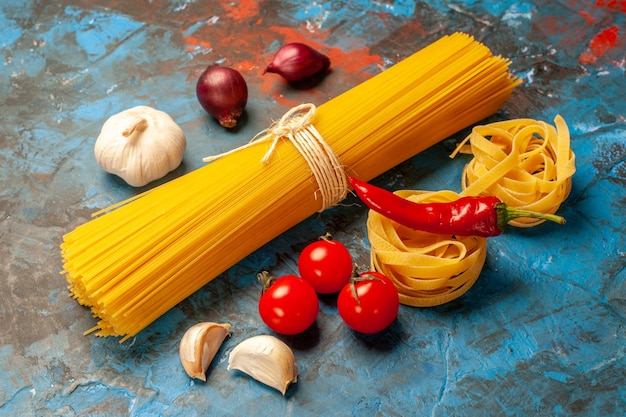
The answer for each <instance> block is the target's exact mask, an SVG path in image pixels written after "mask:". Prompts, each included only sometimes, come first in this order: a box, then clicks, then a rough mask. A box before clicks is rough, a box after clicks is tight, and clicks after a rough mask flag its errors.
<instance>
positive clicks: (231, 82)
mask: <svg viewBox="0 0 626 417" xmlns="http://www.w3.org/2000/svg"><path fill="white" fill-rule="evenodd" d="M196 95H197V96H198V101H199V102H200V104H201V105H202V107H203V108H204V110H206V111H207V113H209V114H210V115H211V116H213V117H215V118H216V119H217V121H218V122H219V123H220V125H222V126H224V127H227V128H232V127H235V126H236V125H237V121H239V118H240V117H241V114H242V113H243V109H244V108H245V107H246V103H247V102H248V86H247V84H246V80H244V78H243V77H242V75H241V74H240V73H239V72H238V71H237V70H235V69H232V68H228V67H221V66H219V65H209V66H208V67H207V69H206V70H204V72H203V73H202V75H201V76H200V78H199V79H198V83H197V84H196Z"/></svg>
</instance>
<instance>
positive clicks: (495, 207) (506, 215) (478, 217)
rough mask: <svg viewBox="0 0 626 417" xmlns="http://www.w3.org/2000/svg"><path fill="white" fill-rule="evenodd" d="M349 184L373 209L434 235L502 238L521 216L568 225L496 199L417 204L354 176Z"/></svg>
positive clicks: (561, 220)
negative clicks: (509, 225)
mask: <svg viewBox="0 0 626 417" xmlns="http://www.w3.org/2000/svg"><path fill="white" fill-rule="evenodd" d="M348 181H349V182H350V184H351V185H352V188H354V191H356V193H357V195H358V196H359V198H360V199H361V200H362V201H363V202H364V203H365V204H366V205H367V206H368V207H369V208H370V209H372V210H374V211H376V212H378V213H380V214H382V215H383V216H385V217H387V218H389V219H391V220H393V221H395V222H397V223H399V224H401V225H403V226H406V227H409V228H411V229H415V230H423V231H425V232H430V233H440V234H452V235H457V236H484V237H489V236H498V235H499V234H501V233H502V231H503V230H504V227H505V226H506V224H507V223H508V222H509V221H511V220H513V219H518V218H521V217H526V218H528V217H530V218H536V219H544V220H550V221H553V222H556V223H560V224H564V223H565V219H564V218H563V217H561V216H557V215H555V214H545V213H537V212H533V211H527V210H519V209H515V208H512V207H509V206H507V205H506V204H504V203H503V202H502V201H501V200H500V199H499V198H497V197H492V196H487V197H482V196H481V197H472V196H470V197H461V198H459V199H458V200H456V201H452V202H449V203H415V202H413V201H410V200H407V199H405V198H402V197H400V196H398V195H396V194H394V193H392V192H390V191H387V190H385V189H382V188H379V187H376V186H374V185H372V184H368V183H366V182H363V181H359V180H357V179H355V178H352V177H348Z"/></svg>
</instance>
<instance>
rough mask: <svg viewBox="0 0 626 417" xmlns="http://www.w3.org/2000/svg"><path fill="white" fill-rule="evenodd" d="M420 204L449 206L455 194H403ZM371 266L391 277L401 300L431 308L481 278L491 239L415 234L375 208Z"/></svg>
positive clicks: (370, 233)
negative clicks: (488, 243)
mask: <svg viewBox="0 0 626 417" xmlns="http://www.w3.org/2000/svg"><path fill="white" fill-rule="evenodd" d="M396 194H398V195H400V196H402V197H404V198H406V199H408V200H411V201H414V202H416V203H432V202H449V201H454V200H457V199H458V198H459V195H458V194H457V193H454V192H452V191H437V192H423V191H412V190H399V191H396ZM367 229H368V238H369V241H370V245H371V252H370V254H371V263H372V267H373V268H374V269H375V270H377V271H379V272H381V273H382V274H384V275H386V276H387V277H389V278H390V279H391V280H392V281H393V283H394V284H395V286H396V288H397V289H398V294H399V296H400V302H401V303H402V304H405V305H410V306H414V307H432V306H437V305H441V304H444V303H447V302H449V301H452V300H454V299H456V298H458V297H460V296H461V295H463V294H465V292H467V290H469V289H470V288H471V287H472V286H473V285H474V283H475V282H476V280H477V279H478V277H479V275H480V273H481V271H482V268H483V265H484V263H485V258H486V255H487V239H486V238H484V237H475V236H450V235H442V234H434V233H428V232H423V231H420V230H413V229H409V228H407V227H404V226H401V225H399V224H398V223H396V222H394V221H392V220H389V219H387V218H386V217H384V216H382V215H380V214H378V213H376V212H374V211H372V210H370V211H369V215H368V219H367Z"/></svg>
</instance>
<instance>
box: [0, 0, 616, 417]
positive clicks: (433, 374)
mask: <svg viewBox="0 0 626 417" xmlns="http://www.w3.org/2000/svg"><path fill="white" fill-rule="evenodd" d="M625 12H626V2H624V1H595V2H589V1H582V0H572V1H548V0H544V1H511V0H507V1H501V2H481V1H476V0H457V1H455V2H444V1H439V0H436V1H432V2H413V1H405V0H396V1H391V0H385V1H378V2H370V1H360V0H356V1H342V0H337V1H317V2H309V1H296V0H293V1H289V0H283V1H279V0H266V1H260V0H229V1H226V0H219V1H201V0H147V1H134V2H127V1H119V0H101V1H97V2H94V1H86V0H62V1H59V2H47V1H32V0H3V1H2V3H1V5H0V43H1V45H0V47H1V61H2V65H1V66H0V74H1V76H0V91H1V92H2V94H1V95H0V103H1V106H2V107H1V109H2V123H1V124H0V182H1V184H2V187H1V188H0V214H1V217H0V225H1V227H0V290H1V291H0V297H1V302H0V314H1V319H0V364H1V365H0V366H1V369H2V378H0V415H3V416H4V415H6V416H16V415H25V416H31V415H32V416H74V415H76V416H108V415H115V416H122V415H130V416H191V415H217V416H243V415H250V416H257V415H258V416H279V415H280V416H352V415H354V416H410V415H418V416H422V415H424V416H426V415H428V416H485V415H498V416H517V415H533V416H565V415H582V416H621V415H624V412H625V411H626V390H624V388H623V387H624V386H625V385H626V358H625V352H626V329H625V325H626V319H625V317H626V284H625V281H626V268H625V266H626V243H625V233H624V229H625V226H626V224H625V218H626V217H625V215H624V212H625V210H624V208H625V206H626V198H625V196H626V192H625V191H626V163H625V155H626V140H625V136H624V131H625V117H626V106H625V105H624V91H626V81H625V79H626V78H625V76H624V68H625V66H626V55H625V53H624V51H625V48H624V45H625V40H626V25H625V21H626V18H625ZM455 31H463V32H467V33H469V34H471V35H473V36H475V38H476V39H478V40H480V41H482V42H484V43H485V44H486V45H488V46H489V47H490V48H491V49H492V50H493V51H494V53H496V54H499V55H502V56H505V57H508V58H510V59H511V71H512V72H513V73H514V74H515V75H516V76H517V77H520V78H522V79H523V81H524V83H523V85H522V86H520V87H519V88H518V89H517V90H516V91H515V93H514V95H513V97H512V98H511V100H510V101H509V102H508V103H507V104H506V106H505V107H504V108H503V109H502V110H501V111H499V112H498V113H497V114H495V115H493V116H492V117H491V118H490V119H489V120H487V121H496V120H504V119H511V118H521V117H530V118H535V119H539V120H544V121H547V122H550V123H551V122H552V120H553V119H554V117H555V116H556V115H557V114H560V115H562V116H563V117H564V118H565V120H566V121H567V123H568V124H569V127H570V130H571V136H572V148H573V150H574V152H575V154H576V163H577V172H576V174H575V176H574V178H573V189H572V192H571V195H570V196H569V198H568V199H567V200H566V201H565V202H564V204H563V205H562V207H561V208H560V210H559V213H560V214H562V215H563V216H565V217H566V218H567V220H568V223H567V225H565V226H558V225H543V226H542V227H539V228H534V229H530V230H509V231H508V232H507V233H505V234H504V235H502V236H500V237H497V238H493V239H490V240H489V245H488V255H487V262H486V265H485V268H484V270H483V272H482V274H481V276H480V278H479V280H478V282H477V283H476V284H475V285H474V287H473V288H472V289H471V290H470V291H469V292H468V293H466V294H465V295H464V296H462V297H461V298H459V299H457V300H455V301H453V302H450V303H448V304H445V305H443V306H440V307H435V308H412V307H407V306H401V308H400V312H399V315H398V318H397V320H396V321H395V322H394V323H393V325H392V326H391V327H390V328H389V329H387V330H386V331H384V332H382V333H380V334H377V335H371V336H363V335H359V334H356V333H354V332H352V331H350V330H349V329H348V328H347V327H346V326H345V325H343V324H342V322H341V319H340V317H339V316H338V314H337V308H336V303H335V300H334V299H333V297H322V299H321V301H320V307H321V310H320V315H319V317H318V320H317V322H316V324H315V325H314V327H313V328H311V329H310V330H308V331H307V332H305V333H304V334H302V335H299V336H291V337H283V336H280V338H281V339H283V340H284V341H286V342H287V343H288V344H289V345H290V346H291V347H292V349H293V350H294V353H295V355H296V358H297V362H298V369H299V380H298V383H297V384H295V385H293V386H292V387H291V388H290V389H289V391H288V392H287V395H286V396H285V397H283V396H281V395H280V394H279V393H278V392H277V391H275V390H272V389H271V388H268V387H266V386H264V385H262V384H259V383H257V382H255V381H254V380H252V379H250V378H248V377H246V376H245V375H243V374H241V373H237V372H231V371H228V370H227V368H226V365H227V358H228V354H229V352H230V351H231V350H232V349H233V347H234V346H235V345H236V344H237V343H238V342H240V341H241V340H243V339H245V338H247V337H249V336H253V335H257V334H264V333H266V334H268V333H269V334H271V331H270V330H269V329H267V328H266V327H265V326H264V324H263V323H262V321H261V320H260V318H259V317H258V314H257V310H256V305H257V300H258V293H259V287H258V284H257V282H256V273H257V272H259V271H261V270H268V271H271V272H272V273H273V274H275V275H279V274H282V273H294V272H296V260H297V255H298V253H297V251H298V250H299V249H301V248H302V247H303V246H304V244H305V243H306V242H309V241H311V240H312V239H314V238H315V237H316V236H320V235H323V234H325V233H326V232H331V233H332V234H333V235H334V237H335V238H336V239H338V240H341V241H342V242H344V243H345V244H346V245H347V246H348V247H349V249H350V250H351V251H352V253H353V255H354V257H355V259H356V261H357V262H360V263H367V260H368V256H369V244H368V241H367V238H366V227H365V218H366V215H367V212H366V210H365V208H363V207H354V206H341V207H336V208H333V209H330V210H327V211H326V212H324V213H322V214H319V215H315V216H313V217H311V218H309V219H307V220H306V221H304V222H303V223H301V224H300V225H298V226H296V227H294V228H293V229H291V230H289V231H288V232H286V233H284V234H283V235H281V236H278V237H277V238H276V239H274V240H273V241H271V242H270V243H268V244H267V245H265V246H264V247H262V248H260V249H259V250H258V251H256V252H254V253H252V254H250V256H248V257H246V258H245V259H244V260H242V261H241V262H240V263H238V264H237V265H235V266H234V267H232V268H231V269H229V270H228V271H226V272H225V273H224V274H222V275H221V276H219V277H218V278H216V279H215V280H214V281H212V282H210V283H209V284H207V285H206V286H205V287H203V288H202V289H201V290H199V291H197V292H196V293H195V294H193V295H192V296H191V297H189V298H188V299H187V300H185V301H184V302H181V303H180V304H179V305H178V306H176V307H175V308H173V309H172V310H171V311H169V312H168V313H167V314H165V315H164V316H162V317H161V318H160V319H159V320H158V321H156V322H155V323H153V324H152V325H150V326H149V327H148V328H146V329H145V330H144V331H142V332H141V333H139V335H137V336H136V337H134V338H132V339H131V340H129V341H128V342H126V343H124V344H119V343H118V340H119V339H118V338H113V337H110V338H98V337H95V336H93V335H90V336H83V334H82V333H83V331H85V330H86V329H89V328H91V327H92V326H93V325H94V324H95V320H94V318H93V317H92V316H91V312H90V311H89V310H88V309H86V308H84V307H81V306H80V305H79V304H78V303H77V302H76V301H75V300H73V299H72V298H70V297H69V296H68V290H67V287H66V286H67V284H66V282H65V278H64V276H63V275H61V274H60V273H59V271H61V270H62V268H63V265H62V261H61V256H60V251H59V244H60V243H61V240H62V236H63V234H64V233H66V232H69V231H70V230H72V229H73V228H74V227H76V226H77V225H79V224H81V223H84V222H86V221H87V220H88V219H89V218H90V215H91V213H92V212H94V211H95V210H96V209H98V208H103V207H106V206H108V205H110V204H112V203H115V202H118V201H121V200H123V199H125V198H127V197H130V196H132V195H135V194H136V193H138V192H141V191H144V190H146V189H149V188H151V187H153V186H155V185H157V184H159V183H163V182H164V181H167V180H170V179H172V178H175V177H177V176H180V175H183V174H184V173H186V172H189V171H191V170H194V169H196V168H199V167H201V166H203V162H202V161H201V157H203V156H206V155H211V154H216V153H219V152H223V151H226V150H229V149H232V148H234V147H236V146H239V145H242V144H244V143H246V142H247V141H248V140H249V139H250V138H251V137H253V136H254V135H255V134H256V133H257V132H258V131H260V130H262V129H264V128H266V127H267V126H268V124H269V123H270V121H271V120H272V119H277V118H278V117H280V116H281V115H282V114H283V113H284V112H285V111H286V110H287V109H289V108H290V107H292V106H293V105H295V104H300V103H302V102H313V103H316V104H321V103H323V102H325V101H326V100H328V99H330V98H332V97H334V96H336V95H337V94H339V93H341V92H343V91H345V90H347V89H349V88H351V87H353V86H355V85H357V84H358V83H360V82H361V81H363V80H365V79H368V78H369V77H371V76H373V75H375V74H377V73H379V72H380V71H383V70H384V69H385V68H387V67H389V66H391V65H393V64H394V63H395V62H398V61H399V60H401V59H402V58H404V57H406V56H408V55H409V54H411V53H413V52H415V51H417V50H419V49H420V48H422V47H423V46H425V45H427V44H429V43H431V42H433V41H434V40H436V39H438V38H439V37H440V36H442V35H444V34H448V33H452V32H455ZM292 41H302V42H306V43H309V44H311V45H313V46H314V47H316V48H317V49H319V50H320V51H322V52H324V53H326V54H328V55H329V56H330V58H331V60H332V71H331V73H330V74H328V76H327V77H325V78H324V80H323V81H322V82H321V83H320V84H319V85H317V86H315V87H314V88H309V89H298V88H294V87H292V86H290V85H289V84H287V83H286V82H284V81H282V80H281V79H280V78H279V77H278V76H276V75H274V74H266V75H261V72H262V70H263V68H264V66H265V65H267V63H269V61H270V60H271V58H272V56H273V54H274V52H275V51H276V50H277V48H278V47H279V46H280V45H282V44H283V43H286V42H292ZM210 63H220V64H223V65H228V66H232V67H234V68H236V69H238V70H239V71H240V72H241V73H242V74H243V75H244V77H245V78H246V80H247V81H248V86H249V89H250V99H249V104H248V106H247V110H246V114H245V117H244V119H243V120H242V122H241V124H240V126H239V127H238V128H236V129H234V130H232V131H227V130H226V129H224V128H221V127H220V126H219V125H218V124H217V123H216V122H215V121H214V120H213V119H212V118H211V117H209V116H208V115H207V114H206V113H205V112H204V111H203V110H202V108H201V107H200V106H199V104H198V102H197V100H196V97H195V82H196V80H197V77H198V76H199V74H200V73H201V72H202V70H203V69H204V68H205V67H206V66H207V65H208V64H210ZM138 104H146V105H150V106H153V107H156V108H159V109H160V110H163V111H165V112H167V113H169V114H170V115H171V116H172V117H173V118H174V120H176V122H177V123H178V124H179V125H180V126H181V127H182V128H183V130H184V132H185V134H186V137H187V142H188V146H187V150H186V153H185V156H184V161H183V163H182V165H181V166H180V167H179V168H178V169H177V170H175V171H174V172H172V173H171V174H169V175H168V176H167V177H165V178H164V179H163V180H161V181H157V182H155V183H152V184H149V185H148V186H146V187H143V188H140V189H135V188H132V187H130V186H128V185H126V184H125V183H124V182H123V181H121V180H120V179H119V178H117V177H115V176H113V175H110V174H107V173H105V172H104V171H103V170H101V169H100V168H99V167H98V165H97V163H96V161H95V159H94V157H93V145H94V142H95V139H96V137H97V136H98V134H99V131H100V128H101V126H102V124H103V123H104V121H105V120H106V119H107V118H108V117H110V116H111V115H113V114H114V113H117V112H119V111H122V110H125V109H127V108H130V107H132V106H135V105H138ZM466 133H467V131H464V132H459V133H458V134H457V135H454V136H453V137H450V138H448V139H446V140H444V141H443V142H441V143H439V144H437V145H435V146H434V147H432V148H430V149H428V150H427V151H425V152H423V153H421V154H419V155H417V156H415V157H413V158H411V159H409V160H408V161H406V162H404V163H402V164H401V165H399V166H397V167H395V168H394V169H392V170H390V171H388V172H387V173H385V174H383V175H381V176H380V177H378V178H376V179H375V180H374V182H375V183H376V184H378V185H381V186H383V187H386V188H389V189H400V188H412V189H424V190H438V189H451V190H455V191H460V180H459V179H460V173H461V170H462V168H463V165H464V164H465V163H466V162H467V160H468V159H467V157H458V158H456V159H453V160H451V159H449V158H448V154H449V153H450V152H451V151H452V149H453V148H454V146H455V143H456V142H457V141H459V140H460V139H461V138H463V137H464V135H465V134H466ZM354 202H356V201H354ZM199 321H218V322H222V321H227V322H230V323H231V324H232V325H233V326H234V332H233V336H232V337H231V338H230V339H228V340H227V341H226V342H225V344H224V345H223V346H222V348H221V349H220V351H219V353H218V355H217V357H216V358H215V361H214V362H213V364H212V366H211V368H210V369H209V372H208V378H207V382H206V383H200V382H199V381H194V380H192V379H190V378H189V377H188V376H187V375H186V374H185V373H184V371H183V369H182V367H181V365H180V362H179V357H178V342H179V340H180V338H181V337H182V334H183V333H184V331H185V330H186V329H187V328H188V327H190V326H191V325H193V324H195V323H197V322H199Z"/></svg>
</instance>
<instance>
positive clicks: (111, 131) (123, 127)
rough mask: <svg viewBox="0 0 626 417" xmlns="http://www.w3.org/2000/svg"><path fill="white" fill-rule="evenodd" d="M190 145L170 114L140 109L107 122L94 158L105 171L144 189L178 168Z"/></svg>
mask: <svg viewBox="0 0 626 417" xmlns="http://www.w3.org/2000/svg"><path fill="white" fill-rule="evenodd" d="M186 145H187V143H186V139H185V135H184V133H183V131H182V129H181V128H180V127H179V126H178V125H177V124H176V123H175V122H174V120H173V119H172V118H171V117H170V116H169V115H168V114H167V113H165V112H163V111H160V110H156V109H154V108H152V107H149V106H136V107H133V108H130V109H128V110H125V111H122V112H120V113H117V114H115V115H113V116H111V117H110V118H109V119H107V121H106V122H104V124H103V125H102V129H101V131H100V135H99V136H98V139H97V140H96V143H95V146H94V155H95V157H96V160H97V162H98V164H99V165H100V166H101V167H102V169H104V170H105V171H107V172H109V173H111V174H115V175H117V176H119V177H121V178H122V179H123V180H124V181H126V182H127V183H128V184H129V185H132V186H134V187H141V186H144V185H146V184H148V183H149V182H152V181H154V180H157V179H159V178H162V177H164V176H165V175H166V174H167V173H168V172H170V171H173V170H174V169H176V168H177V167H178V166H179V165H180V163H181V162H182V160H183V154H184V152H185V148H186Z"/></svg>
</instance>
